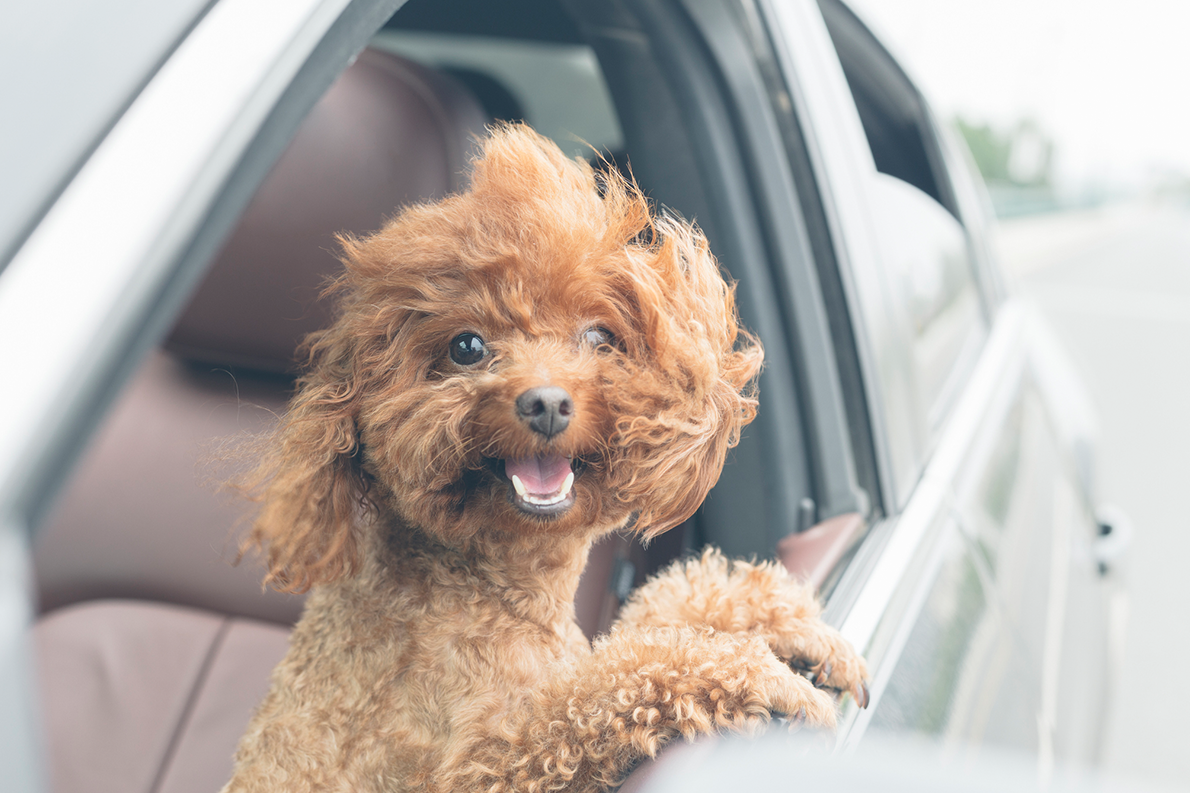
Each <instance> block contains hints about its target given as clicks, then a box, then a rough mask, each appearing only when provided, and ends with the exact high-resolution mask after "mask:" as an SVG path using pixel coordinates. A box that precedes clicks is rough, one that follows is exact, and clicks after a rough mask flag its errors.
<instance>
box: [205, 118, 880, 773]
mask: <svg viewBox="0 0 1190 793" xmlns="http://www.w3.org/2000/svg"><path fill="white" fill-rule="evenodd" d="M340 242H341V244H342V247H343V256H342V258H343V261H344V264H345V271H344V273H343V274H342V276H341V277H340V278H339V279H338V280H337V281H336V282H335V283H334V284H333V285H332V286H331V288H330V290H329V291H330V292H331V293H333V294H334V295H336V300H337V314H336V319H335V321H334V322H333V324H332V325H331V326H330V327H329V328H327V329H326V330H323V331H320V332H317V333H314V334H313V335H312V336H310V337H309V338H308V339H307V340H306V342H305V343H304V357H305V360H306V370H305V374H304V375H303V376H302V377H301V378H300V379H299V380H298V382H297V390H296V394H295V396H294V398H293V400H292V402H291V404H290V409H289V411H288V414H287V415H286V416H285V418H284V419H283V421H282V423H281V425H280V427H279V429H278V430H277V433H276V436H275V438H274V439H273V441H272V442H271V445H270V446H269V447H268V450H267V451H266V452H265V454H264V456H263V458H262V461H261V463H260V465H259V468H258V469H256V473H255V475H254V477H255V478H254V480H253V481H254V482H255V488H256V490H255V492H256V493H257V497H258V498H259V500H260V502H261V507H260V511H259V513H258V516H257V518H256V520H255V523H254V524H253V526H252V529H251V532H250V536H249V542H250V543H251V544H252V545H254V546H258V547H260V548H262V549H263V551H264V554H265V556H266V559H267V564H268V568H269V572H268V576H267V581H268V582H269V583H271V584H272V585H274V586H276V587H278V588H280V589H283V590H287V591H295V592H296V591H307V590H308V591H309V592H310V594H309V596H308V598H307V601H306V607H305V612H304V614H303V616H302V618H301V620H300V621H299V622H298V624H297V626H296V627H295V629H294V631H293V634H292V638H291V640H290V648H289V652H288V654H287V655H286V657H285V658H284V660H283V661H282V662H281V664H280V665H279V666H278V667H277V669H276V670H275V672H274V673H273V678H272V684H271V689H270V691H269V693H268V694H267V696H266V698H265V700H264V701H263V703H262V704H261V705H260V706H259V709H258V710H257V712H256V714H255V716H254V717H253V719H252V721H251V723H250V724H249V727H248V730H247V733H246V734H245V736H244V737H243V739H242V741H241V743H240V746H239V749H238V751H237V756H236V766H235V770H234V774H233V777H232V780H231V781H230V782H229V784H228V785H227V787H226V788H225V791H228V792H229V793H230V792H233V791H234V792H235V793H239V792H240V791H291V792H293V793H297V792H298V791H315V790H317V791H340V790H341V791H413V790H417V791H491V792H492V793H497V792H499V791H545V790H568V791H595V790H602V789H606V788H609V787H613V786H615V785H616V784H618V783H619V782H620V781H622V779H623V777H624V776H625V774H626V773H627V772H628V771H629V770H630V769H631V768H632V766H633V765H634V764H635V763H637V762H639V761H640V759H642V758H645V757H652V756H655V755H656V753H657V752H658V751H659V749H660V748H661V747H662V746H663V745H664V744H665V743H667V742H668V741H670V740H672V739H674V738H676V737H678V736H682V737H685V738H687V739H691V738H693V737H695V736H697V735H700V734H706V733H711V732H715V731H719V730H723V729H728V730H734V731H745V732H747V731H752V730H755V729H757V728H759V727H760V726H761V725H763V724H764V723H765V722H767V721H768V720H769V719H770V718H771V717H772V716H773V715H774V714H784V715H787V716H790V717H792V718H794V719H795V720H797V721H804V722H806V723H809V724H813V725H821V726H824V727H831V726H833V724H834V721H835V718H836V711H835V708H836V698H837V696H838V692H852V694H853V695H854V696H855V697H856V699H857V701H858V702H859V703H860V704H861V705H866V700H867V690H866V687H865V682H864V679H865V677H866V670H865V666H864V662H863V660H862V659H861V658H860V657H859V656H858V655H857V654H856V653H855V652H854V651H853V650H852V648H851V647H850V646H849V645H848V643H847V642H846V641H845V640H844V639H843V638H842V637H841V636H840V635H839V634H838V633H837V632H836V631H835V630H834V629H832V628H830V627H829V626H827V625H825V624H824V623H823V622H822V621H821V620H820V619H819V606H818V604H817V603H816V601H815V599H814V597H813V594H812V593H811V592H810V591H809V590H808V589H807V588H805V587H803V586H802V585H800V584H799V583H797V582H795V581H793V580H791V579H790V578H789V577H788V576H787V575H786V574H785V572H784V570H783V569H782V568H780V567H779V566H777V565H776V564H773V563H759V564H757V563H744V562H729V561H728V560H727V559H725V558H724V557H723V556H722V555H721V554H719V553H718V552H716V551H707V552H705V553H704V554H703V555H701V556H700V557H696V558H692V559H687V560H684V561H679V562H677V563H675V564H674V565H673V566H671V567H670V568H669V569H667V570H665V571H663V572H661V573H660V574H659V575H658V576H656V577H655V578H653V579H652V580H651V581H649V582H647V583H646V584H645V585H644V586H642V587H641V588H640V589H639V590H638V591H637V592H636V593H635V594H634V595H633V596H632V597H631V598H630V600H629V601H628V602H627V603H626V604H625V607H624V608H623V610H622V612H621V614H620V617H619V620H618V622H617V623H616V624H615V625H614V626H613V627H612V629H611V630H610V632H609V633H608V634H607V635H604V636H601V637H598V638H597V639H596V640H595V642H594V646H592V645H591V644H590V643H589V642H588V641H587V639H586V638H585V637H584V635H583V634H582V632H581V631H580V630H579V628H578V626H577V625H576V623H575V619H574V616H575V610H574V595H575V590H576V588H577V585H578V581H579V576H580V575H581V574H582V572H583V568H584V565H585V563H586V560H587V554H588V550H589V549H590V547H591V545H592V543H593V542H595V541H596V540H597V539H599V538H600V537H602V536H604V535H606V534H608V533H609V532H614V531H617V530H621V531H626V530H630V531H633V532H636V533H638V534H640V535H641V536H643V537H645V538H649V537H653V536H656V535H657V534H659V533H661V532H663V531H666V530H667V529H670V528H672V527H674V526H676V525H678V524H680V523H681V522H683V521H684V520H686V519H687V518H688V517H690V515H692V514H693V513H694V511H695V509H696V508H697V507H698V505H699V504H700V502H701V501H702V500H703V498H704V496H705V495H706V493H707V491H708V490H709V489H710V488H711V486H712V485H713V484H714V483H715V481H716V480H717V479H718V476H719V473H720V471H721V469H722V466H723V463H724V459H725V456H726V454H727V450H728V449H729V448H730V447H731V446H733V445H734V444H735V443H736V442H737V441H738V439H739V435H740V431H741V428H742V427H744V425H746V424H747V423H748V422H749V421H750V420H751V419H752V418H753V417H754V416H755V413H756V409H757V400H756V390H755V382H756V379H757V376H758V374H759V372H760V369H761V365H762V360H763V353H762V348H761V345H760V343H759V342H758V341H757V340H756V339H755V338H754V337H753V336H752V335H750V334H749V333H748V332H746V331H744V330H742V329H741V328H740V326H739V321H738V317H737V312H736V308H735V303H734V292H733V288H732V287H730V286H729V285H728V284H727V283H726V282H725V281H724V279H723V277H722V275H721V274H720V272H719V267H718V265H717V263H716V261H715V259H714V258H713V257H712V255H711V253H710V251H709V250H708V247H707V243H706V240H705V238H704V237H703V235H702V234H701V233H700V231H699V230H698V229H697V227H695V226H694V225H693V224H691V223H688V222H685V221H683V220H681V219H678V218H675V217H672V216H670V215H668V214H664V213H655V212H653V211H651V207H650V204H649V202H648V200H647V199H646V198H645V197H644V196H643V195H642V193H641V192H640V190H639V189H638V188H637V187H636V185H635V183H634V182H633V181H631V180H629V179H627V178H625V177H623V176H621V175H620V174H619V173H618V172H617V171H616V170H615V169H611V168H609V169H608V170H607V171H606V172H597V171H596V170H595V169H593V168H592V167H591V166H590V165H588V164H587V163H585V162H584V161H582V160H581V159H577V160H573V161H572V160H569V159H567V158H566V157H565V156H564V155H563V154H562V152H561V151H560V150H559V149H558V148H557V146H555V145H554V144H553V143H552V142H550V141H549V140H547V139H545V138H543V137H541V136H539V135H538V134H537V133H535V132H533V131H532V130H530V129H529V128H528V127H526V126H524V125H503V126H499V127H496V128H494V129H493V130H491V131H490V134H489V136H488V137H487V138H486V139H485V140H484V141H483V142H482V151H481V152H480V153H479V155H478V157H477V159H476V160H475V161H474V163H473V173H472V177H471V184H470V187H469V189H467V190H466V191H465V192H462V193H459V194H456V195H453V196H450V197H447V198H446V199H444V200H442V201H439V202H437V203H431V204H420V205H415V206H411V207H408V208H406V209H404V210H403V211H402V212H401V213H400V214H399V215H397V216H396V217H395V218H394V219H392V220H391V221H390V222H388V223H387V225H385V226H384V228H382V229H381V230H380V231H378V232H376V233H375V234H374V235H372V236H369V237H366V238H349V237H344V238H342V239H341V240H340ZM795 670H805V671H806V674H799V672H798V671H795ZM807 675H808V676H807Z"/></svg>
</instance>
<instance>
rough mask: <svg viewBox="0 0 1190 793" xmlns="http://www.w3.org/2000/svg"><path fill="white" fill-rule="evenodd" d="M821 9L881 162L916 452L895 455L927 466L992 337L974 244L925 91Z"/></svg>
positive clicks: (856, 28) (838, 15)
mask: <svg viewBox="0 0 1190 793" xmlns="http://www.w3.org/2000/svg"><path fill="white" fill-rule="evenodd" d="M819 6H820V8H821V9H822V12H823V18H824V20H825V21H826V24H827V30H828V31H829V33H830V36H831V40H832V41H833V42H834V44H835V49H836V52H837V53H838V55H839V61H840V64H841V65H842V67H843V73H844V75H845V77H846V78H847V84H848V87H849V88H850V90H851V93H852V97H853V99H854V100H855V105H856V109H857V110H858V112H859V117H860V121H861V123H862V124H863V130H864V136H865V138H866V139H867V142H868V146H869V148H870V149H871V152H872V159H873V161H874V162H875V165H876V170H877V173H876V174H874V178H873V179H872V180H871V182H870V187H869V190H868V196H869V203H870V207H871V210H872V214H873V225H874V230H875V232H876V236H877V240H876V242H877V246H878V251H879V265H880V267H881V269H882V271H883V274H884V276H885V281H886V283H885V285H884V286H885V290H886V292H887V294H888V297H889V301H890V305H891V310H892V312H893V313H894V315H896V318H897V321H898V324H899V326H900V327H901V328H902V329H903V333H904V337H903V338H902V339H901V343H903V344H907V345H908V347H909V351H908V355H907V358H908V362H909V366H910V368H911V370H912V371H910V372H908V373H907V374H908V378H909V380H910V390H911V392H912V399H913V402H914V403H915V404H914V406H913V413H914V420H915V421H916V422H917V424H918V426H917V427H916V428H915V432H914V433H913V435H914V442H913V443H914V446H915V447H916V448H915V449H913V450H912V451H911V452H910V451H909V450H894V455H895V456H897V457H900V458H905V457H907V456H912V457H913V458H915V459H916V461H917V465H918V466H920V464H921V463H922V462H924V455H925V454H926V453H927V452H928V449H929V447H930V446H931V445H932V444H933V442H934V440H935V438H934V435H935V433H936V431H937V429H938V428H939V427H940V425H941V423H942V421H943V420H944V419H945V417H946V415H947V412H948V409H949V407H950V405H951V404H952V402H953V397H954V396H955V395H956V393H957V391H958V389H959V386H960V385H961V384H962V382H963V380H964V379H965V377H966V375H967V373H968V372H969V371H970V367H971V365H973V364H974V361H975V357H976V355H975V353H976V352H977V351H978V350H979V348H980V346H981V344H982V341H983V339H984V338H985V336H986V328H985V323H984V318H983V308H982V304H981V302H980V299H979V291H978V287H977V282H976V278H975V269H974V265H973V261H972V255H971V250H972V249H971V242H970V238H969V235H968V234H967V231H966V229H965V228H964V227H963V225H962V223H961V222H960V218H961V215H960V212H959V208H958V205H957V201H956V198H955V192H954V189H953V186H952V184H951V180H950V176H949V173H948V171H947V168H946V164H945V163H946V161H945V159H944V157H943V152H942V148H941V145H940V142H939V139H938V136H937V134H936V131H935V128H934V124H933V121H932V118H931V115H930V112H929V109H928V107H927V106H926V104H925V101H924V100H923V99H922V97H921V94H920V93H919V92H918V90H917V88H916V87H915V86H914V85H913V83H912V82H910V81H909V78H908V77H906V75H905V73H904V72H903V71H902V70H901V68H900V67H899V66H898V65H897V63H896V61H894V60H893V59H892V57H891V56H890V55H889V54H888V52H887V51H886V50H885V49H884V48H883V47H882V46H881V45H880V44H879V42H877V41H876V39H875V38H874V37H873V36H872V35H871V33H870V32H869V31H868V30H867V28H865V27H864V25H863V24H862V23H861V22H860V21H859V20H858V19H857V18H856V17H855V15H854V14H852V13H851V11H850V10H849V9H847V8H846V7H845V6H843V5H842V4H841V3H840V2H838V0H820V2H819Z"/></svg>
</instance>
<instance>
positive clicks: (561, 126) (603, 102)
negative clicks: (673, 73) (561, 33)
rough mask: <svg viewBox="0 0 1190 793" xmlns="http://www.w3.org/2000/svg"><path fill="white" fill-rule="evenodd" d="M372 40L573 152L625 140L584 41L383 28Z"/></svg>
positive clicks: (613, 146) (587, 153) (616, 146)
mask: <svg viewBox="0 0 1190 793" xmlns="http://www.w3.org/2000/svg"><path fill="white" fill-rule="evenodd" d="M400 19H401V17H400V14H398V15H397V17H396V19H395V21H397V22H399V21H400ZM372 46H373V47H376V48H377V49H382V50H386V51H388V52H392V53H394V54H396V55H402V56H404V57H406V58H409V59H410V60H415V61H417V62H419V63H422V64H425V65H426V66H431V67H433V68H435V69H439V70H440V71H443V72H446V73H447V74H449V75H451V76H452V77H454V78H455V79H456V80H458V81H459V82H461V83H463V84H464V85H465V86H467V88H469V89H470V90H471V91H472V93H474V94H475V95H476V97H477V98H478V99H479V100H480V102H481V103H483V105H484V106H485V108H486V109H487V111H488V113H489V115H491V116H492V118H496V119H505V120H524V121H527V122H528V123H529V124H531V125H532V126H533V128H534V129H536V130H537V131H538V132H540V133H542V134H543V135H545V136H546V137H549V138H552V139H553V140H554V141H555V142H556V143H557V144H558V145H559V146H560V147H561V148H562V150H563V151H565V152H566V153H567V154H569V155H570V156H572V157H573V156H582V157H587V158H590V157H591V156H592V154H593V152H592V151H591V149H592V147H594V148H595V149H596V150H598V151H612V152H617V151H619V150H621V149H622V148H623V146H624V136H623V133H622V132H621V130H620V125H619V122H618V121H617V119H616V113H615V110H614V109H613V106H612V99H611V94H610V93H609V92H608V88H607V85H606V83H605V82H604V80H603V73H602V72H601V71H600V68H599V63H598V61H597V59H596V57H595V53H594V52H593V51H592V49H591V48H590V47H589V46H587V45H585V44H570V43H554V42H543V41H529V40H524V39H505V38H496V37H483V36H472V35H459V34H450V33H434V32H423V31H410V30H399V29H394V28H386V29H385V30H382V31H381V32H380V33H378V34H377V35H376V37H375V38H374V39H373V41H372Z"/></svg>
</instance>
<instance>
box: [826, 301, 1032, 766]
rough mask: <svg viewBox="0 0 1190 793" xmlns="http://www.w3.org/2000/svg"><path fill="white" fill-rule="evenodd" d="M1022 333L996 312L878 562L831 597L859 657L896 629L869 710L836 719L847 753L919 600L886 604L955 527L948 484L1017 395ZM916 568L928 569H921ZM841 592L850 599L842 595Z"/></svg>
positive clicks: (889, 527) (1024, 317)
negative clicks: (840, 602) (883, 631)
mask: <svg viewBox="0 0 1190 793" xmlns="http://www.w3.org/2000/svg"><path fill="white" fill-rule="evenodd" d="M1029 327H1030V317H1029V312H1028V309H1027V307H1026V306H1025V305H1024V304H1022V303H1021V302H1020V301H1017V300H1011V301H1009V302H1007V303H1005V304H1004V305H1003V306H1002V308H1001V309H1000V311H999V313H998V314H997V317H996V322H995V324H994V325H993V327H992V331H991V333H990V335H989V337H988V341H987V343H986V344H985V346H984V348H983V351H982V354H981V355H980V358H979V361H978V362H977V364H976V366H975V369H974V370H973V371H972V373H971V377H970V380H969V381H968V384H967V387H966V388H965V389H964V391H963V394H962V396H961V397H960V398H959V400H958V402H957V403H956V404H955V406H954V410H953V411H952V413H951V415H950V416H949V418H948V419H947V420H946V422H945V425H944V428H943V431H942V433H941V436H940V438H939V442H938V445H937V446H936V447H935V449H934V452H933V455H932V456H931V458H930V460H929V462H928V463H927V464H926V466H925V469H924V471H923V472H922V476H921V478H920V480H919V481H918V483H917V486H916V487H915V488H914V491H913V496H912V498H911V499H910V500H909V502H908V504H906V506H905V509H904V511H903V512H902V513H901V515H900V516H899V517H896V518H891V519H889V520H888V521H885V522H884V523H882V524H880V525H878V526H876V527H875V528H874V530H873V534H874V535H875V534H876V532H877V531H881V532H882V533H885V534H886V535H887V536H886V537H885V539H884V542H883V543H882V545H881V547H880V548H879V553H878V555H876V556H875V558H872V559H871V560H870V561H869V562H868V563H867V564H862V565H860V564H853V565H852V566H851V568H850V569H849V570H848V571H847V573H845V574H844V577H843V579H842V580H841V581H840V582H839V586H838V587H837V588H836V592H837V593H838V595H837V596H838V597H841V598H844V599H846V600H847V601H849V602H850V604H851V605H850V608H849V609H847V613H846V615H845V616H844V617H843V618H842V622H841V624H840V625H839V629H840V631H841V632H842V634H843V636H844V637H845V638H846V639H847V640H848V641H850V642H851V643H852V645H853V646H854V647H857V648H860V649H861V652H863V653H865V654H867V653H868V651H869V650H870V649H871V647H872V644H873V639H874V638H875V637H876V633H877V629H878V628H879V627H880V624H881V622H882V621H883V620H886V619H894V620H896V622H897V628H896V633H895V636H894V638H893V640H892V641H891V642H890V643H889V644H888V646H887V648H886V650H885V652H884V653H883V654H882V657H880V658H878V659H873V660H874V661H875V662H876V663H875V665H874V667H873V668H872V669H871V672H872V681H871V690H870V693H871V705H870V707H869V709H868V710H867V711H863V712H862V713H861V712H860V711H859V710H858V709H857V708H856V707H855V705H854V703H849V704H848V706H847V709H846V710H845V712H844V714H843V716H842V718H841V720H840V734H841V735H844V736H846V737H845V740H844V741H842V742H841V743H840V745H841V746H853V745H854V744H855V743H856V742H857V741H858V740H859V738H860V737H861V736H862V734H863V732H864V730H866V729H867V724H868V721H869V720H870V718H871V716H870V714H871V712H872V711H873V710H874V709H875V707H876V705H877V704H878V703H879V701H880V697H881V695H882V694H883V693H884V688H885V686H886V685H887V683H888V678H889V676H890V675H891V673H892V667H893V665H895V663H896V660H897V656H898V655H899V652H900V648H901V647H903V645H904V641H905V639H907V637H908V635H909V634H908V631H909V630H911V629H912V625H913V622H914V621H915V619H916V616H917V614H916V611H915V609H918V610H919V609H920V608H921V604H922V603H923V602H924V598H925V595H924V594H923V593H921V592H915V593H914V594H913V596H912V597H911V598H909V599H908V601H907V604H906V605H905V606H904V607H903V608H902V610H901V611H900V613H896V614H893V613H891V612H890V610H889V608H890V604H891V603H892V602H893V599H894V595H895V594H896V592H897V591H898V589H900V588H901V587H902V586H904V585H905V581H906V573H907V571H909V570H910V569H911V568H912V567H914V560H915V559H918V558H920V557H921V556H923V555H924V556H925V557H926V558H927V559H932V555H933V554H934V553H935V552H936V547H935V546H936V545H938V542H937V540H938V539H939V538H940V537H941V536H942V535H941V534H940V533H939V532H945V531H949V530H952V529H954V530H957V522H956V521H952V520H950V517H949V513H950V512H951V511H952V509H951V505H952V501H953V484H954V482H955V480H956V477H957V476H959V474H960V473H961V471H962V470H963V469H964V467H965V464H966V461H967V458H968V455H969V453H970V450H971V448H972V446H973V444H974V443H975V441H976V439H977V437H978V434H979V432H980V430H981V429H982V427H983V426H984V425H985V423H986V420H987V418H988V416H993V415H1001V414H1002V413H1003V412H1004V410H1005V405H1006V403H1008V402H1011V401H1012V400H1013V399H1014V398H1015V396H1016V394H1017V393H1018V391H1019V382H1020V379H1021V377H1022V376H1023V375H1024V372H1025V371H1026V366H1027V363H1028V360H1029V355H1028V345H1027V334H1028V330H1029ZM940 522H942V525H939V524H940ZM935 535H937V536H935ZM931 539H933V540H934V541H933V542H931V541H930V540H931ZM857 561H860V560H857ZM919 566H920V565H919ZM924 569H926V570H928V569H929V563H928V562H927V563H926V567H925V568H924ZM928 580H929V577H928V576H925V577H923V578H922V580H921V581H919V582H917V584H913V583H912V582H910V585H915V586H918V587H921V588H927V586H928ZM856 590H858V592H856ZM849 591H850V592H855V594H851V595H848V592H849ZM898 642H899V644H898Z"/></svg>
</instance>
